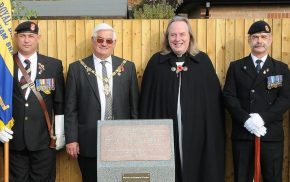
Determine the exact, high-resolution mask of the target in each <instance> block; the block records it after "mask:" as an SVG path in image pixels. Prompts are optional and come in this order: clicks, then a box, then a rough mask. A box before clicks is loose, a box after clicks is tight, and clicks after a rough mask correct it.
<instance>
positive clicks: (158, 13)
mask: <svg viewBox="0 0 290 182" xmlns="http://www.w3.org/2000/svg"><path fill="white" fill-rule="evenodd" d="M147 1H149V0H147ZM174 11H175V8H174V7H173V6H172V5H170V4H168V3H167V2H153V3H152V2H150V4H147V3H146V2H145V3H144V4H143V5H140V6H138V7H136V8H134V9H133V15H134V18H135V19H170V18H172V17H173V16H174V15H175V13H174Z"/></svg>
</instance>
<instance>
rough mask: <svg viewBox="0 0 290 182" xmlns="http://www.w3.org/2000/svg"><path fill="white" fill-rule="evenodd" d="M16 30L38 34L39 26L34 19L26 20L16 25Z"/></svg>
mask: <svg viewBox="0 0 290 182" xmlns="http://www.w3.org/2000/svg"><path fill="white" fill-rule="evenodd" d="M15 32H16V33H22V32H30V33H35V34H38V26H37V24H36V23H34V22H32V21H25V22H23V23H20V24H19V25H18V26H17V27H16V29H15Z"/></svg>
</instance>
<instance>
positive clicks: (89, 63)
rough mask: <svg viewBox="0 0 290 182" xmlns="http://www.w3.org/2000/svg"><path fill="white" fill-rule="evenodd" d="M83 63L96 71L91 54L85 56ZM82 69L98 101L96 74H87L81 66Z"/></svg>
mask: <svg viewBox="0 0 290 182" xmlns="http://www.w3.org/2000/svg"><path fill="white" fill-rule="evenodd" d="M84 63H85V64H86V65H87V66H88V67H90V68H91V69H93V70H94V71H96V70H95V65H94V59H93V56H90V57H88V58H86V59H85V60H84ZM82 69H83V71H84V74H85V75H86V77H87V78H88V80H89V83H90V86H91V87H92V89H93V91H94V93H95V95H96V97H97V99H98V101H99V102H100V95H99V89H98V81H97V78H96V76H95V75H93V74H88V73H87V72H86V70H85V69H84V68H83V67H82Z"/></svg>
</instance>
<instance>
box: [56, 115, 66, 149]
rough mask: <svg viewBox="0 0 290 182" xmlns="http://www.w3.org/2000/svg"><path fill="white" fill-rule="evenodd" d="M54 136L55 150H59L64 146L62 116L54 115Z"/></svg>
mask: <svg viewBox="0 0 290 182" xmlns="http://www.w3.org/2000/svg"><path fill="white" fill-rule="evenodd" d="M54 122H55V136H56V143H55V144H56V147H55V149H56V150H60V149H62V148H63V147H64V145H65V137H64V115H55V119H54Z"/></svg>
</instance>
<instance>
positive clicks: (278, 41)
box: [272, 19, 282, 60]
mask: <svg viewBox="0 0 290 182" xmlns="http://www.w3.org/2000/svg"><path fill="white" fill-rule="evenodd" d="M281 34H282V20H281V19H273V24H272V36H273V43H272V56H273V57H274V58H275V59H278V60H281V59H282V54H281V50H282V35H281Z"/></svg>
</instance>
